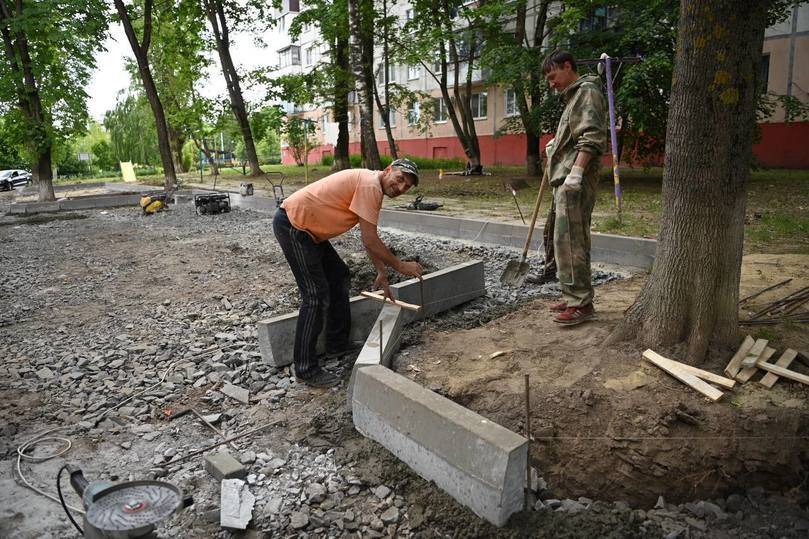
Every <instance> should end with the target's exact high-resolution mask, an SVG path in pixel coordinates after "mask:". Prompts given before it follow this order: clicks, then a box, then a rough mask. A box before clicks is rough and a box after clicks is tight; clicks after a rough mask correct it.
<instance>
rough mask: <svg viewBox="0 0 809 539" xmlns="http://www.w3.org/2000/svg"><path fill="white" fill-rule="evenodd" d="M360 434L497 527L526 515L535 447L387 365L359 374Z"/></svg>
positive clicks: (356, 407)
mask: <svg viewBox="0 0 809 539" xmlns="http://www.w3.org/2000/svg"><path fill="white" fill-rule="evenodd" d="M352 414H353V419H354V426H355V428H356V429H357V430H358V431H359V432H360V433H361V434H363V435H364V436H366V437H368V438H371V439H372V440H375V441H376V442H378V443H380V444H382V445H383V446H384V447H385V448H387V449H388V450H389V451H390V452H391V453H393V454H394V455H395V456H396V457H397V458H399V459H400V460H402V461H403V462H404V463H406V464H407V465H408V466H410V467H411V468H412V469H413V470H414V471H415V472H416V473H418V474H419V475H420V476H422V477H424V478H425V479H427V480H428V481H433V482H435V484H436V485H438V486H439V487H440V488H441V489H443V490H444V491H445V492H447V493H448V494H449V495H451V496H452V497H453V498H455V499H456V500H457V501H458V502H459V503H461V504H463V505H465V506H467V507H469V508H470V509H471V510H472V511H474V512H475V513H476V514H477V515H478V516H480V517H482V518H484V519H486V520H488V521H489V522H491V523H492V524H494V525H495V526H503V525H504V524H505V523H506V522H507V521H508V518H509V516H510V515H512V514H513V513H515V512H518V511H520V510H522V508H523V499H524V492H523V484H524V481H525V470H526V466H527V457H528V441H527V440H526V439H525V438H523V437H522V436H519V435H517V434H515V433H513V432H511V431H510V430H508V429H506V428H504V427H502V426H500V425H498V424H496V423H494V422H492V421H489V420H488V419H486V418H484V417H483V416H481V415H479V414H476V413H475V412H472V411H471V410H468V409H466V408H464V407H463V406H461V405H459V404H457V403H455V402H452V401H451V400H449V399H446V398H444V397H442V396H440V395H438V394H436V393H433V392H432V391H430V390H428V389H425V388H423V387H421V386H420V385H419V384H417V383H416V382H413V381H412V380H409V379H407V378H405V377H403V376H400V375H398V374H396V373H394V372H392V371H390V370H389V369H387V368H385V367H383V366H367V367H364V368H361V369H358V370H357V372H356V383H355V385H354V393H353V398H352Z"/></svg>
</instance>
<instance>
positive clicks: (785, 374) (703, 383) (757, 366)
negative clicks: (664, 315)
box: [643, 335, 809, 402]
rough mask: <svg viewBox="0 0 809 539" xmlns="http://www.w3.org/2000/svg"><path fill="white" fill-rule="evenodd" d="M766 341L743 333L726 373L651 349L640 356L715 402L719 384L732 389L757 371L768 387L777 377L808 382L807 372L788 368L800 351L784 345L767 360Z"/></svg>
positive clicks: (808, 383)
mask: <svg viewBox="0 0 809 539" xmlns="http://www.w3.org/2000/svg"><path fill="white" fill-rule="evenodd" d="M768 344H769V343H768V341H767V340H766V339H758V340H755V339H753V338H752V337H750V336H749V335H748V336H747V337H745V339H744V341H743V342H742V345H741V347H740V348H739V350H738V351H737V352H736V353H735V354H734V355H733V358H732V359H731V360H730V363H728V366H727V367H725V376H720V375H718V374H714V373H712V372H709V371H706V370H703V369H698V368H696V367H692V366H691V365H687V364H685V363H680V362H679V361H674V360H672V359H668V358H665V357H663V356H661V355H660V354H658V353H657V352H655V351H653V350H646V351H645V352H643V358H644V359H646V360H647V361H648V362H649V363H652V364H654V365H656V366H657V367H659V368H660V369H662V370H664V371H666V372H667V373H669V374H670V375H671V376H673V377H674V378H676V379H678V380H679V381H681V382H682V383H684V384H685V385H687V386H689V387H691V388H692V389H694V390H695V391H698V392H699V393H701V394H702V395H704V396H705V397H707V398H708V399H710V400H712V401H714V402H716V401H718V400H720V399H721V398H722V397H724V395H725V394H724V393H723V392H722V390H720V389H719V388H720V387H721V388H723V389H734V388H735V387H736V384H737V383H739V384H744V383H745V382H748V381H749V380H750V379H751V378H752V377H753V376H754V375H755V374H756V373H758V372H763V374H764V376H763V377H762V378H761V379H760V380H759V381H758V383H759V384H761V385H763V386H764V387H767V388H771V387H772V386H773V385H774V384H775V382H777V381H778V379H779V377H780V378H786V379H789V380H792V381H794V382H800V383H802V384H807V385H809V376H807V375H805V374H802V373H800V372H796V371H794V370H790V369H789V366H790V365H791V364H792V361H793V360H794V359H795V358H797V357H798V355H799V353H798V352H796V351H795V350H792V349H791V348H787V349H786V350H785V351H784V353H783V354H781V356H780V357H779V358H778V360H777V361H776V362H775V363H770V362H769V361H768V360H769V359H770V358H771V357H773V355H775V352H776V350H775V349H774V348H771V347H769V346H767V345H768ZM711 384H713V385H711ZM716 386H718V387H716Z"/></svg>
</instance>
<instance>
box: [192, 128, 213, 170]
mask: <svg viewBox="0 0 809 539" xmlns="http://www.w3.org/2000/svg"><path fill="white" fill-rule="evenodd" d="M194 144H196V146H197V149H199V150H200V151H202V154H203V155H204V156H205V160H206V161H207V162H208V165H210V167H211V175H213V176H218V175H219V163H217V162H216V156H215V155H213V151H212V150H211V147H210V146H208V139H207V138H205V137H202V145H200V143H199V141H198V140H197V139H194Z"/></svg>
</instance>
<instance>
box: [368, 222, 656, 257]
mask: <svg viewBox="0 0 809 539" xmlns="http://www.w3.org/2000/svg"><path fill="white" fill-rule="evenodd" d="M379 225H380V226H381V227H383V228H394V229H399V230H402V231H407V232H420V233H423V234H430V235H434V236H444V237H447V238H452V239H459V240H465V241H475V242H481V243H490V244H495V245H502V246H505V247H512V248H521V247H523V245H524V244H525V237H526V235H527V233H528V227H527V226H525V225H516V224H510V223H497V222H493V221H483V220H479V219H461V218H458V217H448V216H446V215H433V214H429V213H425V212H418V213H413V212H406V211H399V210H384V209H383V210H382V211H381V212H380V215H379ZM541 247H542V227H537V228H536V230H535V231H534V235H533V239H532V241H531V246H530V248H531V249H533V250H539V249H540V248H541ZM656 250H657V241H656V240H652V239H647V238H635V237H628V236H617V235H615V234H601V233H598V232H594V233H592V234H591V253H590V254H591V256H592V260H593V261H594V262H608V263H610V264H620V265H622V266H632V267H637V268H642V269H650V268H651V267H652V265H653V264H654V259H655V253H656Z"/></svg>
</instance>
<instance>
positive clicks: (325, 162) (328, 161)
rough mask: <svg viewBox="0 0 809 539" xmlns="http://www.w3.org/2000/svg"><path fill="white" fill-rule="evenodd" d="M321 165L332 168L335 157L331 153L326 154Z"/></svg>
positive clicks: (321, 159) (321, 160)
mask: <svg viewBox="0 0 809 539" xmlns="http://www.w3.org/2000/svg"><path fill="white" fill-rule="evenodd" d="M320 164H321V165H323V166H324V167H330V166H332V165H333V164H334V156H333V155H332V154H330V153H324V154H323V156H322V157H321V158H320Z"/></svg>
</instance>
